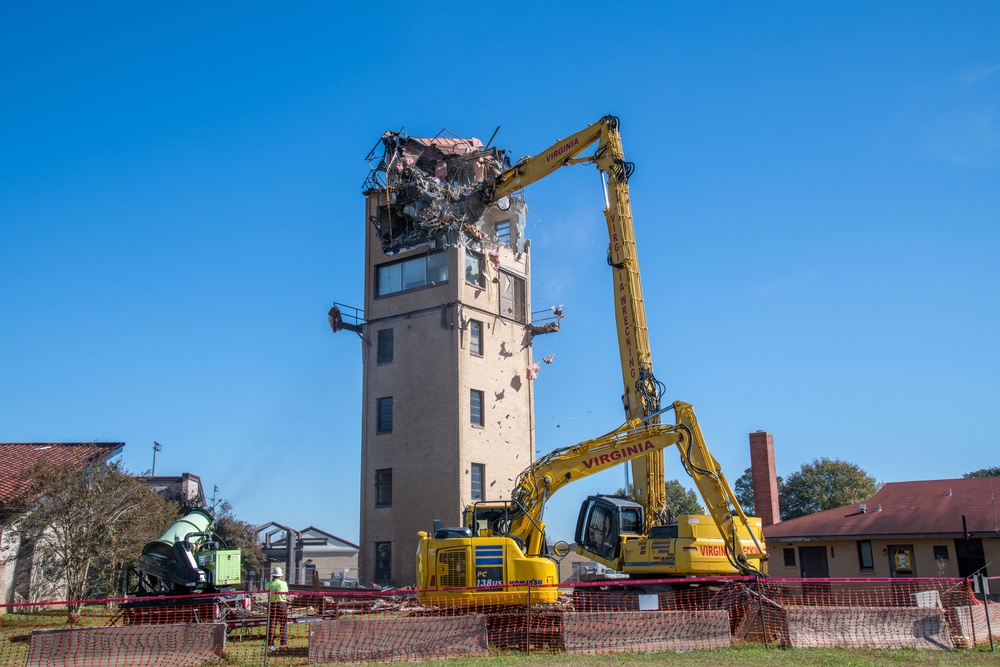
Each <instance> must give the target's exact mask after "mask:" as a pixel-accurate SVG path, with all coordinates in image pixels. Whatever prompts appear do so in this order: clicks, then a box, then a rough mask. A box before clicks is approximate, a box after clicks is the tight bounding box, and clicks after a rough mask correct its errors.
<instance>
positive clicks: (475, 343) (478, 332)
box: [469, 320, 483, 357]
mask: <svg viewBox="0 0 1000 667" xmlns="http://www.w3.org/2000/svg"><path fill="white" fill-rule="evenodd" d="M469 354H474V355H476V356H477V357H481V356H483V323H482V322H480V321H478V320H469Z"/></svg>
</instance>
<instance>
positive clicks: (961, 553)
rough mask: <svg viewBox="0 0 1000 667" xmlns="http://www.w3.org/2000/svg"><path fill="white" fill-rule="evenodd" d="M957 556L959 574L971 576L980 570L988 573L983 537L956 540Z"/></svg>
mask: <svg viewBox="0 0 1000 667" xmlns="http://www.w3.org/2000/svg"><path fill="white" fill-rule="evenodd" d="M955 558H956V559H957V560H958V576H960V577H971V576H972V575H973V574H975V573H976V572H979V571H980V570H982V572H983V574H986V554H985V553H984V552H983V540H982V539H981V538H979V537H973V538H971V539H968V540H955Z"/></svg>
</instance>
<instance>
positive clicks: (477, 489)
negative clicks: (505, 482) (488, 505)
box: [472, 463, 486, 500]
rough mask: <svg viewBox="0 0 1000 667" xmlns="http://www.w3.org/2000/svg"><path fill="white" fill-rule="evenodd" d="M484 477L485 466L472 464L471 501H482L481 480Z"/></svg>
mask: <svg viewBox="0 0 1000 667" xmlns="http://www.w3.org/2000/svg"><path fill="white" fill-rule="evenodd" d="M485 476H486V466H484V465H483V464H482V463H473V464H472V499H473V500H484V496H483V478H484V477H485Z"/></svg>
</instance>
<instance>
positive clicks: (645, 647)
mask: <svg viewBox="0 0 1000 667" xmlns="http://www.w3.org/2000/svg"><path fill="white" fill-rule="evenodd" d="M562 630H563V648H564V649H565V650H566V652H567V653H610V652H629V653H651V652H655V651H682V650H688V649H696V648H719V647H724V646H731V645H732V640H731V637H730V634H729V612H727V611H723V610H714V611H618V612H608V611H594V612H575V613H565V614H563V618H562Z"/></svg>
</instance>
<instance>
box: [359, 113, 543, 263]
mask: <svg viewBox="0 0 1000 667" xmlns="http://www.w3.org/2000/svg"><path fill="white" fill-rule="evenodd" d="M443 133H444V131H442V133H441V134H443ZM441 134H439V135H438V136H436V137H432V138H421V137H411V136H408V135H406V134H403V133H402V132H386V133H385V134H383V135H382V138H381V140H380V141H379V144H377V145H376V146H375V148H374V149H373V150H372V152H371V153H370V154H369V155H368V163H369V164H370V165H372V171H371V173H370V174H369V176H368V179H367V180H366V181H365V184H364V190H365V193H366V194H367V193H371V192H376V191H378V192H381V193H383V194H384V195H385V196H384V203H383V205H380V206H379V211H378V215H375V216H372V219H371V222H372V224H374V225H375V228H376V229H377V230H378V233H379V237H380V239H381V241H382V249H383V251H385V253H386V254H390V255H391V254H394V253H396V252H401V251H403V250H408V249H411V248H413V247H415V246H418V245H421V244H427V243H430V244H431V245H432V246H433V247H441V246H443V245H466V246H472V247H475V248H476V249H477V250H486V251H487V254H488V256H489V260H490V262H491V263H492V264H493V265H494V267H496V268H499V256H498V255H496V253H495V252H493V253H491V252H490V251H491V250H492V249H491V248H489V247H488V246H489V241H490V236H489V234H488V233H487V232H486V231H485V230H483V229H482V228H481V227H480V224H481V220H482V217H483V213H484V212H485V210H486V209H487V208H488V206H487V205H486V204H485V203H484V184H486V183H489V182H491V181H492V180H493V179H494V178H495V177H496V176H497V175H499V174H500V173H501V172H503V171H504V170H506V169H507V168H509V167H510V159H509V158H508V157H507V152H506V151H505V150H501V149H499V148H490V147H484V146H483V143H482V142H481V141H480V140H479V139H475V138H473V139H460V138H457V137H447V136H441ZM380 146H381V155H377V153H378V152H379V147H380ZM498 205H499V206H500V207H501V208H503V209H505V210H506V209H507V207H510V208H511V209H514V213H515V216H513V217H514V218H515V219H516V220H517V225H518V227H519V233H518V234H517V238H518V239H519V243H518V247H517V248H516V249H515V250H516V252H518V253H521V252H524V250H525V247H524V243H525V241H524V240H523V233H520V232H523V226H524V215H523V214H524V213H526V211H527V208H526V207H525V205H524V202H523V200H521V199H519V198H515V197H510V198H506V201H505V202H499V203H498ZM483 246H487V247H483ZM492 255H496V259H494V257H493V256H492Z"/></svg>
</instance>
